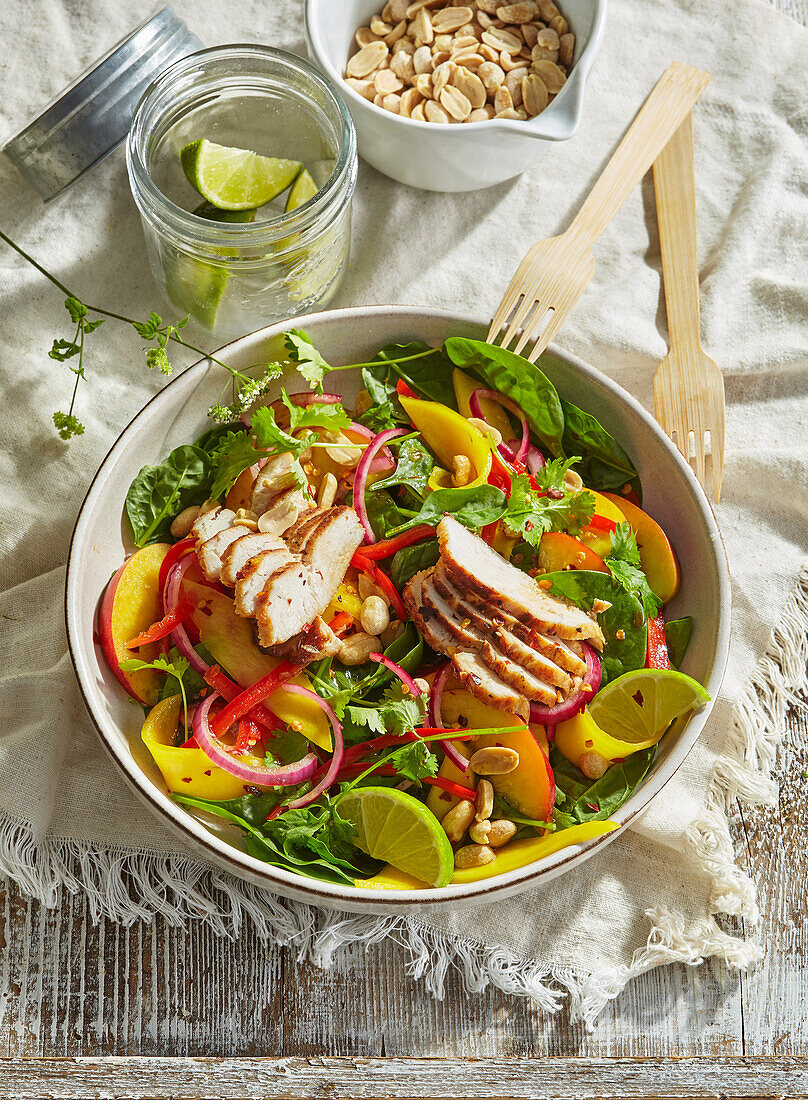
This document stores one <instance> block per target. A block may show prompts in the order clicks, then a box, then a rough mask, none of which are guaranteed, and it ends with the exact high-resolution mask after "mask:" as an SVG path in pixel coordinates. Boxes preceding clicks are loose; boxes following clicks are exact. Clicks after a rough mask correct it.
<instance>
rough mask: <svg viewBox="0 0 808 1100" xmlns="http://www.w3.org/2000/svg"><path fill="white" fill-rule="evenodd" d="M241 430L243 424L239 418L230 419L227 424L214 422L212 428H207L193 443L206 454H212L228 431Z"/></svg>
mask: <svg viewBox="0 0 808 1100" xmlns="http://www.w3.org/2000/svg"><path fill="white" fill-rule="evenodd" d="M243 430H244V425H243V424H242V422H241V421H240V420H230V421H229V422H228V423H227V424H214V425H213V427H212V428H208V429H207V430H206V431H204V432H203V433H202V435H200V437H199V439H197V440H196V442H195V443H194V446H195V447H201V448H202V450H203V451H207V452H208V454H213V452H214V451H215V450H216V449H217V448H218V446H219V444H220V443H221V442H222V440H223V439H224V438H225V437H226V436H227V435H228V433H230V432H241V431H243Z"/></svg>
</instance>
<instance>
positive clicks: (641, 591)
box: [603, 522, 662, 619]
mask: <svg viewBox="0 0 808 1100" xmlns="http://www.w3.org/2000/svg"><path fill="white" fill-rule="evenodd" d="M611 542H612V548H611V550H610V551H609V555H608V557H606V558H604V559H603V560H604V561H605V563H606V566H607V567H608V570H609V572H610V573H611V575H612V577H613V578H614V580H615V581H616V582H617V583H618V584H619V585H620V586H621V588H623V589H625V591H626V592H628V593H630V594H631V595H634V596H636V597H637V598H638V599H639V601H640V603H641V604H642V609H643V613H644V615H645V617H646V619H653V618H654V616H655V615H656V613H657V611H658V610H659V608H660V606H661V604H662V600H660V598H659V596H657V595H656V593H655V592H654V591H653V589H652V588H651V586H650V584H649V583H648V578H647V577H646V576H645V573H644V572H643V571H642V569H641V568H640V551H639V548H638V547H637V536H636V535H635V534H634V532H633V531H632V530H631V527H630V526H629V525H628V523H625V522H624V523H620V524H618V525H617V527H616V528H615V530H614V531H612V534H611Z"/></svg>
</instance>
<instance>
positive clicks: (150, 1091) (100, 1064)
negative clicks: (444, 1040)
mask: <svg viewBox="0 0 808 1100" xmlns="http://www.w3.org/2000/svg"><path fill="white" fill-rule="evenodd" d="M0 1080H2V1082H3V1086H4V1091H3V1094H4V1097H6V1098H7V1100H41V1098H42V1097H43V1096H47V1097H48V1100H84V1098H85V1097H86V1098H92V1100H106V1098H110V1100H112V1098H115V1100H202V1098H203V1097H204V1098H206V1100H259V1098H260V1100H308V1098H309V1097H312V1098H315V1097H316V1098H320V1097H324V1096H327V1097H329V1100H341V1098H345V1100H378V1098H380V1097H384V1098H387V1100H396V1098H399V1097H400V1098H406V1097H418V1098H421V1100H428V1098H435V1100H438V1098H449V1097H451V1098H452V1100H461V1098H469V1100H471V1098H478V1097H479V1098H482V1097H486V1098H488V1097H492V1096H494V1097H500V1098H514V1100H517V1098H518V1100H544V1098H548V1100H550V1098H552V1100H566V1098H570V1100H572V1098H575V1100H588V1098H590V1097H592V1098H595V1097H597V1098H605V1097H620V1098H621V1100H631V1098H634V1097H637V1098H640V1097H642V1098H654V1100H662V1098H669V1097H670V1098H673V1097H682V1096H688V1097H693V1098H697V1100H701V1098H707V1097H710V1098H718V1097H722V1098H725V1097H726V1098H733V1097H775V1096H776V1097H780V1096H791V1097H795V1096H800V1095H805V1094H806V1093H808V1060H806V1059H800V1058H718V1059H710V1060H704V1059H694V1058H684V1059H654V1058H648V1059H639V1060H633V1059H616V1060H607V1059H586V1058H555V1059H543V1060H542V1061H540V1062H537V1061H530V1060H527V1059H511V1058H507V1059H495V1058H488V1059H473V1058H471V1059H463V1060H457V1059H427V1058H367V1059H356V1058H312V1059H310V1058H281V1059H262V1058H242V1059H238V1058H221V1059H207V1058H206V1059H193V1058H102V1059H90V1058H78V1059H69V1060H68V1059H37V1060H34V1061H31V1060H21V1061H11V1060H8V1059H3V1060H0Z"/></svg>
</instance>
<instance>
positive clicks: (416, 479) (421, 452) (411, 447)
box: [368, 439, 435, 496]
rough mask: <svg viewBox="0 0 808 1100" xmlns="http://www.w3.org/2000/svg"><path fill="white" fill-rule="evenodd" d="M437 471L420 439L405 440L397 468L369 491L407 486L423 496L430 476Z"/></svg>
mask: <svg viewBox="0 0 808 1100" xmlns="http://www.w3.org/2000/svg"><path fill="white" fill-rule="evenodd" d="M434 469H435V459H434V458H433V457H432V455H431V454H430V453H429V451H428V450H427V448H426V446H425V445H424V444H423V442H422V441H421V440H420V439H405V440H404V442H403V443H402V444H401V446H400V447H399V448H398V461H397V463H396V468H395V470H393V472H392V474H390V475H389V477H386V478H384V479H383V480H382V481H376V482H374V483H373V485H371V486H370V487H369V489H368V492H370V493H375V492H378V491H379V489H392V488H393V486H394V485H406V486H408V488H410V489H412V490H414V492H416V493H418V494H419V495H421V496H423V494H424V493H425V492H426V491H427V487H428V484H429V475H430V474H431V473H432V471H433V470H434Z"/></svg>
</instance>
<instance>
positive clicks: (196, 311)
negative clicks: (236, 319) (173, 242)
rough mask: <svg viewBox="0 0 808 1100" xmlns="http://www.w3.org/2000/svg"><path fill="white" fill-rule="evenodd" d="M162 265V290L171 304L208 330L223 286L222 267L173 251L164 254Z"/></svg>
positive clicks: (226, 275)
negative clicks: (164, 278)
mask: <svg viewBox="0 0 808 1100" xmlns="http://www.w3.org/2000/svg"><path fill="white" fill-rule="evenodd" d="M163 268H164V271H165V276H166V293H167V294H168V296H169V298H170V299H171V301H172V302H173V303H174V305H175V306H176V307H177V308H178V309H179V310H180V311H181V313H182V314H183V316H184V315H185V314H190V315H191V316H192V317H193V318H194V319H195V320H196V321H198V322H199V324H200V325H202V326H203V327H204V328H206V329H212V328H213V326H214V324H215V323H216V314H217V313H218V311H219V303H220V302H221V300H222V296H223V294H224V291H225V287H226V286H227V279H228V273H227V271H226V270H225V268H223V267H216V266H215V265H214V264H209V263H206V262H205V261H204V260H197V259H196V258H195V257H193V256H185V255H183V254H175V253H173V252H172V253H168V254H167V255H166V256H165V259H164V261H163Z"/></svg>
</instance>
